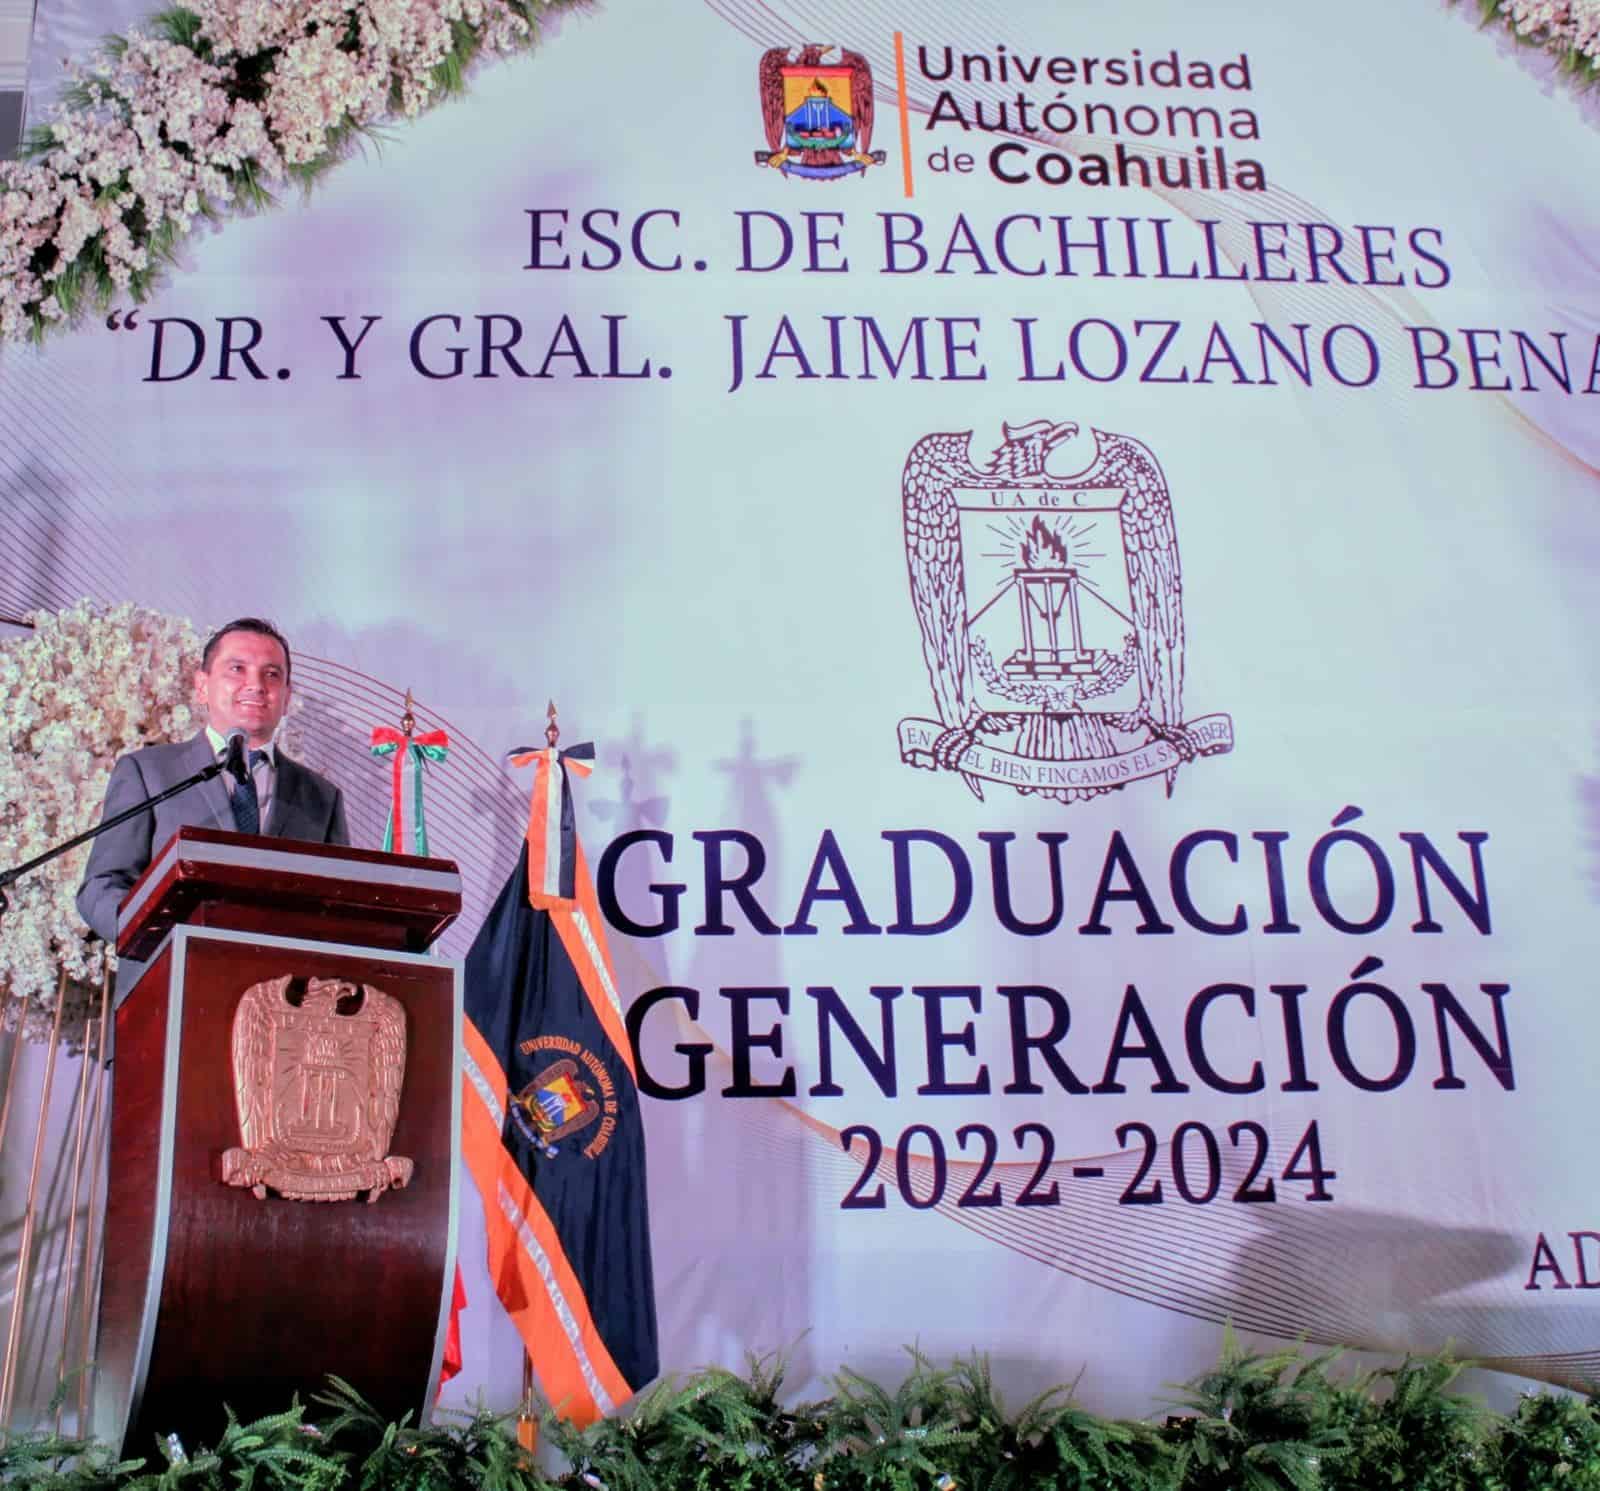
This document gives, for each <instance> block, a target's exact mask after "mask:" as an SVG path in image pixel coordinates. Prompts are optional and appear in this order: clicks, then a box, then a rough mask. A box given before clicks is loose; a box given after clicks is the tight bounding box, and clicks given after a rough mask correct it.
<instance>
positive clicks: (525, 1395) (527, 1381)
mask: <svg viewBox="0 0 1600 1491" xmlns="http://www.w3.org/2000/svg"><path fill="white" fill-rule="evenodd" d="M545 718H546V722H547V723H546V724H545V727H544V739H545V744H546V745H547V746H548V747H549V748H550V749H551V750H552V751H553V750H555V748H556V742H557V741H559V740H560V739H561V726H560V725H559V724H558V723H557V722H556V701H555V700H554V699H551V700H550V701H549V703H548V704H547V705H546V708H545ZM517 1443H518V1444H519V1445H521V1446H522V1448H523V1449H524V1450H526V1451H527V1452H528V1453H529V1454H530V1455H531V1454H532V1453H533V1452H534V1451H535V1450H536V1449H538V1447H539V1420H538V1417H537V1416H536V1415H535V1414H534V1411H533V1358H532V1357H531V1356H529V1355H528V1348H527V1346H526V1345H524V1346H523V1348H522V1406H521V1408H520V1409H519V1410H518V1412H517Z"/></svg>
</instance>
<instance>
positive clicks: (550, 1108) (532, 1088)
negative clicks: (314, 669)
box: [510, 1056, 600, 1158]
mask: <svg viewBox="0 0 1600 1491" xmlns="http://www.w3.org/2000/svg"><path fill="white" fill-rule="evenodd" d="M510 1110H511V1121H512V1123H513V1124H515V1125H516V1127H517V1129H518V1130H519V1131H520V1132H521V1134H522V1136H523V1138H525V1139H526V1140H527V1141H528V1142H529V1143H530V1144H532V1145H533V1146H534V1147H535V1148H536V1149H538V1150H539V1152H540V1153H541V1154H543V1155H545V1156H547V1157H550V1158H553V1157H554V1156H556V1155H557V1154H559V1153H560V1152H561V1151H560V1149H559V1148H558V1147H557V1146H558V1143H559V1141H560V1140H562V1139H565V1138H566V1137H567V1135H569V1134H575V1133H577V1132H578V1131H579V1130H580V1129H586V1128H588V1127H589V1125H590V1124H592V1123H593V1122H594V1121H595V1120H596V1119H597V1118H599V1117H600V1104H599V1102H598V1101H597V1099H596V1097H595V1090H594V1088H593V1086H592V1085H591V1084H590V1083H588V1082H586V1081H584V1080H583V1077H582V1075H581V1074H580V1073H579V1071H578V1063H577V1062H575V1061H573V1060H572V1059H571V1058H570V1057H566V1056H563V1057H562V1058H561V1059H560V1060H559V1061H555V1062H552V1063H551V1064H550V1065H549V1066H547V1067H546V1068H545V1069H544V1070H543V1071H542V1072H540V1073H539V1075H538V1076H537V1077H535V1078H534V1079H533V1081H531V1082H530V1083H529V1084H528V1085H527V1086H526V1087H524V1088H523V1089H522V1091H521V1092H519V1093H517V1095H516V1096H515V1097H513V1098H512V1099H511V1103H510Z"/></svg>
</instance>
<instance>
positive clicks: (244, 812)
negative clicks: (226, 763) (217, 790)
mask: <svg viewBox="0 0 1600 1491" xmlns="http://www.w3.org/2000/svg"><path fill="white" fill-rule="evenodd" d="M266 759H267V753H266V752H265V751H251V752H250V770H249V772H248V773H247V774H246V775H245V779H244V780H243V781H242V782H236V783H235V784H234V788H233V795H232V797H230V798H229V803H230V805H231V806H232V808H233V823H234V827H235V828H237V829H238V830H239V832H240V833H242V834H258V833H260V832H261V799H260V798H259V797H258V796H257V795H256V779H255V770H256V767H257V766H259V765H260V764H261V763H262V762H263V761H265V760H266Z"/></svg>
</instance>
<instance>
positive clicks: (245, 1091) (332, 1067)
mask: <svg viewBox="0 0 1600 1491" xmlns="http://www.w3.org/2000/svg"><path fill="white" fill-rule="evenodd" d="M297 983H298V981H297V980H296V979H295V978H293V977H292V976H291V975H287V974H286V975H285V976H284V977H283V978H275V979H266V980H263V981H262V982H261V983H259V984H254V985H252V986H251V987H250V988H248V989H246V990H245V992H244V994H243V995H242V996H241V997H240V999H239V1007H238V1009H236V1010H235V1011H234V1015H233V1087H234V1100H235V1103H236V1104H237V1107H238V1112H239V1137H240V1141H241V1147H240V1148H238V1149H229V1150H226V1151H224V1153H223V1155H222V1160H221V1178H222V1180H223V1181H225V1182H226V1183H227V1184H228V1185H230V1186H249V1187H250V1188H251V1190H252V1191H254V1193H255V1194H256V1195H257V1196H258V1197H260V1198H262V1199H263V1200H264V1199H265V1198H266V1195H267V1192H268V1190H269V1189H270V1190H273V1191H276V1192H277V1193H278V1195H280V1196H283V1197H285V1198H286V1199H288V1200H290V1201H348V1200H350V1199H352V1198H353V1197H355V1196H357V1195H359V1194H360V1193H361V1192H362V1191H366V1192H367V1193H368V1195H367V1200H368V1201H369V1202H373V1201H376V1200H377V1199H378V1197H379V1196H381V1195H382V1194H383V1193H384V1192H385V1191H386V1190H388V1189H389V1188H390V1187H391V1186H393V1187H396V1188H398V1187H400V1186H403V1185H405V1184H406V1183H407V1182H408V1181H409V1180H410V1179H411V1171H412V1162H411V1161H410V1160H408V1159H402V1158H401V1157H399V1156H398V1155H391V1154H390V1153H389V1152H388V1150H389V1140H390V1138H391V1137H392V1135H393V1134H394V1125H395V1119H396V1117H397V1116H398V1115H399V1112H400V1088H401V1084H402V1083H403V1082H404V1081H405V1072H406V1016H405V1010H404V1009H403V1008H402V1007H401V1005H400V1002H399V1001H398V1000H397V999H394V998H392V997H391V996H390V995H388V994H385V993H384V992H383V991H382V990H381V989H376V988H374V987H373V986H372V985H371V984H354V983H350V982H348V981H346V980H343V979H332V978H313V979H310V980H309V981H307V982H306V983H305V985H304V989H303V991H298V992H297V990H296V988H295V986H296V985H297Z"/></svg>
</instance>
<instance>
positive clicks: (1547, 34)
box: [1478, 0, 1600, 87]
mask: <svg viewBox="0 0 1600 1491" xmlns="http://www.w3.org/2000/svg"><path fill="white" fill-rule="evenodd" d="M1478 9H1479V12H1480V13H1481V14H1482V16H1483V20H1484V23H1485V24H1486V25H1487V24H1488V23H1489V22H1490V21H1495V20H1498V21H1501V22H1503V23H1504V24H1505V25H1506V27H1507V28H1508V29H1509V30H1510V32H1511V34H1512V35H1513V36H1515V37H1516V39H1517V40H1518V41H1520V42H1524V43H1526V44H1527V45H1529V46H1536V47H1539V48H1541V49H1542V50H1544V51H1547V52H1551V53H1553V54H1554V55H1555V56H1556V58H1557V59H1558V60H1559V62H1560V64H1561V67H1562V70H1563V71H1565V72H1567V73H1570V74H1571V75H1572V76H1573V77H1574V78H1575V79H1576V80H1577V81H1578V83H1579V85H1580V86H1582V87H1588V86H1590V85H1591V84H1593V83H1594V82H1595V81H1596V80H1597V79H1600V0H1478Z"/></svg>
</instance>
